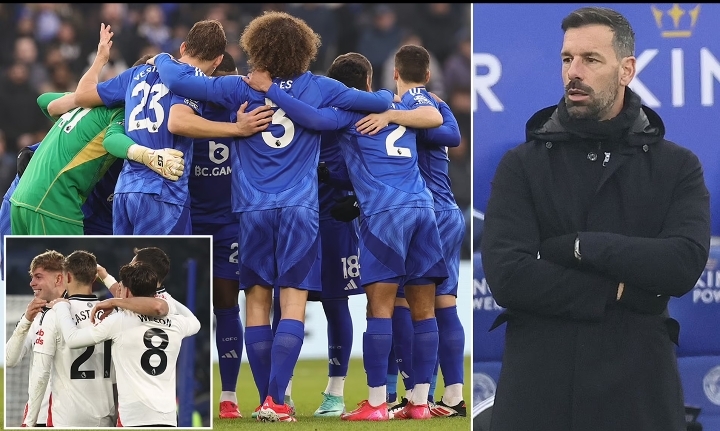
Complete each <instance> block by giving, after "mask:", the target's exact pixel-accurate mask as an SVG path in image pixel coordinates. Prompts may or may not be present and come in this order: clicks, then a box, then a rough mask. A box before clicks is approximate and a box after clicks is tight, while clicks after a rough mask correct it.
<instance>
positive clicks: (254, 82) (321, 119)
mask: <svg viewBox="0 0 720 431" xmlns="http://www.w3.org/2000/svg"><path fill="white" fill-rule="evenodd" d="M242 80H243V81H244V82H245V83H247V84H248V85H249V86H250V87H251V88H253V89H254V90H256V91H260V92H263V93H265V95H266V96H267V97H268V98H269V99H270V100H272V101H273V102H274V103H275V104H276V105H277V106H278V107H280V109H282V110H283V111H285V114H286V115H287V116H288V118H290V119H291V120H293V121H294V122H296V123H298V124H300V125H301V126H303V127H305V128H308V129H310V130H316V131H328V130H339V129H342V128H344V127H346V126H347V125H348V124H347V123H343V122H342V121H341V119H340V118H339V117H338V113H337V110H336V109H334V108H316V107H314V106H311V105H308V104H307V103H305V102H303V101H301V100H298V99H295V98H294V97H292V96H291V95H289V94H287V93H286V92H284V91H282V90H281V89H280V87H279V86H277V85H276V84H273V82H272V79H271V78H270V74H269V73H268V72H260V71H255V72H253V73H251V74H250V75H249V76H243V77H242Z"/></svg>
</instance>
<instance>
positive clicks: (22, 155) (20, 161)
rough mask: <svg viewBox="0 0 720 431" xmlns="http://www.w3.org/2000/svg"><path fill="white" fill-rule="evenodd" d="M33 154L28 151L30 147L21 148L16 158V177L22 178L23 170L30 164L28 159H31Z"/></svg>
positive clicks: (31, 151)
mask: <svg viewBox="0 0 720 431" xmlns="http://www.w3.org/2000/svg"><path fill="white" fill-rule="evenodd" d="M33 154H35V152H34V151H33V150H31V149H30V147H23V148H22V149H21V150H20V152H19V153H18V156H17V174H18V177H20V178H22V176H23V174H24V173H25V169H27V165H28V163H30V159H32V156H33Z"/></svg>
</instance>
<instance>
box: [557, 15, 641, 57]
mask: <svg viewBox="0 0 720 431" xmlns="http://www.w3.org/2000/svg"><path fill="white" fill-rule="evenodd" d="M593 24H599V25H604V26H606V27H609V28H610V30H611V31H612V32H613V48H614V49H615V55H616V56H617V58H618V59H621V58H624V57H631V56H633V55H635V32H634V31H633V29H632V26H631V25H630V22H628V20H627V18H625V17H624V16H623V15H622V14H621V13H620V12H617V11H615V10H613V9H609V8H606V7H597V6H588V7H581V8H580V9H576V10H574V11H572V12H570V14H569V15H568V16H566V17H565V18H564V19H563V20H562V24H561V25H560V27H561V28H562V31H563V32H566V31H567V30H568V29H570V28H579V27H584V26H586V25H593Z"/></svg>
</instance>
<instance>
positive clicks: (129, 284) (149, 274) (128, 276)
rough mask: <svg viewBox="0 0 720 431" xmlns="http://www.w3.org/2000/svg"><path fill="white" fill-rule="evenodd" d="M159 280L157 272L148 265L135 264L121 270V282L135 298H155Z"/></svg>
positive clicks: (125, 266) (124, 266)
mask: <svg viewBox="0 0 720 431" xmlns="http://www.w3.org/2000/svg"><path fill="white" fill-rule="evenodd" d="M157 280H158V279H157V275H156V274H155V271H153V269H152V267H151V266H150V265H148V264H147V263H143V262H133V263H128V264H127V265H123V267H122V268H120V281H121V282H122V284H123V286H125V287H126V288H128V289H130V292H131V293H132V294H133V296H146V297H153V296H155V292H156V291H157Z"/></svg>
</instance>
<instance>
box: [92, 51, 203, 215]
mask: <svg viewBox="0 0 720 431" xmlns="http://www.w3.org/2000/svg"><path fill="white" fill-rule="evenodd" d="M175 63H176V64H177V65H178V67H179V68H181V69H183V70H186V71H188V73H192V74H194V75H200V76H204V73H203V72H202V71H200V70H199V69H197V68H195V67H193V66H191V65H189V64H184V63H178V62H175ZM97 90H98V94H99V95H100V98H101V99H102V101H103V103H104V104H105V105H106V106H108V107H114V106H118V105H122V104H123V103H124V104H125V132H126V134H127V135H128V136H129V137H130V138H131V139H132V140H133V141H135V142H137V143H138V144H140V145H143V146H145V147H148V148H152V149H162V148H174V149H176V150H178V151H182V153H183V154H184V158H185V166H192V142H193V139H192V138H187V137H184V136H179V135H174V134H172V133H170V131H169V130H168V128H167V123H168V122H167V119H168V116H169V115H170V107H171V106H173V105H176V104H183V105H187V106H189V107H190V108H192V109H193V110H194V111H195V112H196V113H197V114H198V115H202V113H203V106H204V104H203V103H200V102H197V101H194V100H190V99H187V98H184V97H180V96H178V95H176V94H173V93H172V92H170V90H169V89H168V87H167V86H166V85H165V84H163V82H162V81H161V80H160V74H159V73H158V72H157V70H156V68H155V67H154V66H151V65H148V64H141V65H139V66H135V67H132V68H130V69H128V70H126V71H124V72H123V73H121V74H120V75H118V76H116V77H115V78H111V79H109V80H107V81H105V82H102V83H100V84H98V86H97ZM189 176H190V170H189V169H185V171H184V172H183V175H182V177H180V179H179V180H177V181H170V180H167V179H165V178H163V177H162V176H161V175H159V174H157V173H156V172H153V171H152V170H150V169H148V168H147V167H146V166H145V165H143V164H142V163H138V162H135V161H131V160H126V161H125V165H124V166H123V169H122V172H121V174H120V178H119V179H118V182H117V185H116V187H115V193H132V192H135V193H147V194H154V195H157V200H159V201H162V202H167V203H171V204H176V205H185V204H186V202H189V201H188V199H187V197H188V177H189Z"/></svg>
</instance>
